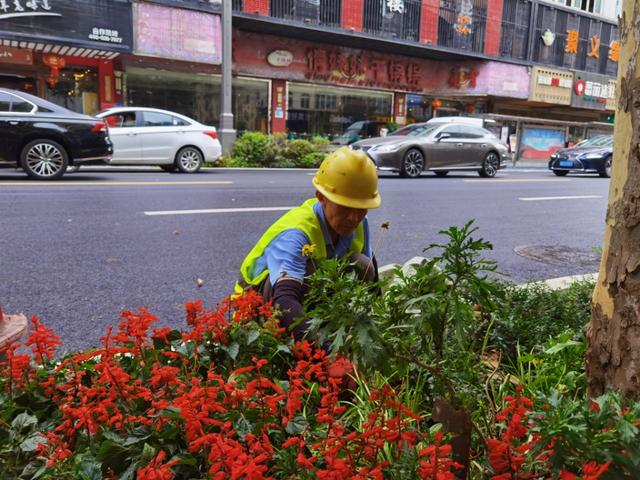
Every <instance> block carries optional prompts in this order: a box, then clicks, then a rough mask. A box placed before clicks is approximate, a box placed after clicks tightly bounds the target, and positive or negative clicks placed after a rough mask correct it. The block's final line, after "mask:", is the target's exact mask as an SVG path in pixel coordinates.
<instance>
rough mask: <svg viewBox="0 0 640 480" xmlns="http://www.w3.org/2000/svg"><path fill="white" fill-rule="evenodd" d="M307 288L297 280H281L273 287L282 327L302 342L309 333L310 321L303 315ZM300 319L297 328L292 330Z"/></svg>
mask: <svg viewBox="0 0 640 480" xmlns="http://www.w3.org/2000/svg"><path fill="white" fill-rule="evenodd" d="M305 288H306V287H305V286H304V285H303V283H302V282H301V281H300V280H298V279H295V278H286V277H283V278H280V279H279V280H278V281H277V282H276V284H275V285H274V286H273V297H272V298H273V303H274V304H275V305H277V306H278V308H279V309H280V312H281V314H280V325H281V326H282V327H284V328H286V329H287V331H288V332H290V333H293V337H294V338H295V339H296V340H302V338H303V337H304V334H305V333H306V332H307V328H308V326H309V325H308V321H307V319H306V318H304V314H303V313H302V302H303V300H304V294H305ZM298 319H302V320H301V321H300V323H298V324H297V325H296V326H295V327H293V328H290V327H291V326H292V325H293V324H294V323H295V322H296V320H298Z"/></svg>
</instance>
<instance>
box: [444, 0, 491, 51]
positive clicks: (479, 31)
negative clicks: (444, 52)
mask: <svg viewBox="0 0 640 480" xmlns="http://www.w3.org/2000/svg"><path fill="white" fill-rule="evenodd" d="M486 22H487V0H470V1H466V2H462V1H459V0H442V1H441V2H440V15H439V16H438V45H440V46H443V47H449V48H455V49H458V50H467V51H470V52H476V53H482V52H483V51H484V40H485V38H484V37H485V32H486Z"/></svg>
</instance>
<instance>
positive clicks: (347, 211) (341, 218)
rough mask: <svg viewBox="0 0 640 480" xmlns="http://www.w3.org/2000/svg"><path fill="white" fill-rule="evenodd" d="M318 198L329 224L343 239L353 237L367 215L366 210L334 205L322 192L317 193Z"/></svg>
mask: <svg viewBox="0 0 640 480" xmlns="http://www.w3.org/2000/svg"><path fill="white" fill-rule="evenodd" d="M316 197H318V200H319V201H320V203H321V204H322V210H323V211H324V216H325V218H326V219H327V223H328V224H329V226H330V227H331V229H332V230H333V231H334V232H336V233H337V234H338V235H340V236H341V237H346V236H348V235H351V234H352V233H353V232H354V231H355V230H356V227H357V226H358V225H359V224H360V222H362V220H364V217H365V215H366V214H367V209H366V208H351V207H343V206H342V205H338V204H337V203H333V202H332V201H331V200H329V199H328V198H327V197H325V196H324V195H322V194H321V193H320V192H316Z"/></svg>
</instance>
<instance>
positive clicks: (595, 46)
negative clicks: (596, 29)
mask: <svg viewBox="0 0 640 480" xmlns="http://www.w3.org/2000/svg"><path fill="white" fill-rule="evenodd" d="M587 56H588V57H593V58H600V37H598V36H597V35H593V36H592V37H591V38H590V39H589V53H587Z"/></svg>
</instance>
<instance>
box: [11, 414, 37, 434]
mask: <svg viewBox="0 0 640 480" xmlns="http://www.w3.org/2000/svg"><path fill="white" fill-rule="evenodd" d="M37 424H38V419H37V418H36V417H34V416H33V415H29V414H28V413H27V412H22V413H21V414H19V415H18V416H17V417H16V418H14V419H13V422H11V427H12V428H13V429H14V430H15V431H16V432H22V431H23V430H25V429H26V428H29V427H32V426H33V425H37Z"/></svg>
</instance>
